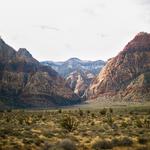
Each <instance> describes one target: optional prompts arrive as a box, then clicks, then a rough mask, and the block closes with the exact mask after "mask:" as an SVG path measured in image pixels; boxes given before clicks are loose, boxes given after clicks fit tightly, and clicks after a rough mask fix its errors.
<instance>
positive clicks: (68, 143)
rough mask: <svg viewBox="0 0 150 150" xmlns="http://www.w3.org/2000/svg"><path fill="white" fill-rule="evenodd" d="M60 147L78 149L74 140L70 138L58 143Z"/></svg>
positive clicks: (65, 149)
mask: <svg viewBox="0 0 150 150" xmlns="http://www.w3.org/2000/svg"><path fill="white" fill-rule="evenodd" d="M58 147H59V148H62V149H63V150H77V147H76V145H75V143H74V142H73V141H71V140H70V139H64V140H62V141H61V142H60V143H59V144H58Z"/></svg>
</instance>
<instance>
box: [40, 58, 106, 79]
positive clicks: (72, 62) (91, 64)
mask: <svg viewBox="0 0 150 150" xmlns="http://www.w3.org/2000/svg"><path fill="white" fill-rule="evenodd" d="M41 64H43V65H46V66H50V67H52V68H53V69H54V70H55V71H56V72H58V73H59V74H60V75H61V76H62V77H64V78H66V77H67V76H68V75H69V74H70V73H72V72H74V71H76V70H82V71H87V70H88V71H90V72H91V73H92V74H94V75H97V74H98V73H99V72H100V70H101V69H102V68H103V66H104V65H105V62H104V61H102V60H97V61H89V60H80V59H78V58H70V59H68V60H66V61H63V62H54V61H43V62H41Z"/></svg>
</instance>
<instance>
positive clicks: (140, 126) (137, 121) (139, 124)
mask: <svg viewBox="0 0 150 150" xmlns="http://www.w3.org/2000/svg"><path fill="white" fill-rule="evenodd" d="M136 126H137V127H138V128H142V127H143V122H142V121H141V120H140V119H137V120H136Z"/></svg>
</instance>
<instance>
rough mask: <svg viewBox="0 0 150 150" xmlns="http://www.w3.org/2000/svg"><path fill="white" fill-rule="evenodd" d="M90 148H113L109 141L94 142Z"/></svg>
mask: <svg viewBox="0 0 150 150" xmlns="http://www.w3.org/2000/svg"><path fill="white" fill-rule="evenodd" d="M92 148H93V149H94V150H101V149H112V148H113V145H112V142H111V141H108V140H100V141H97V142H95V143H94V144H93V145H92Z"/></svg>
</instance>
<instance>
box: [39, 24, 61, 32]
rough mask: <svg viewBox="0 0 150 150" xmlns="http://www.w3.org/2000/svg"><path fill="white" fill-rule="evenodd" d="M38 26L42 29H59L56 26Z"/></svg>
mask: <svg viewBox="0 0 150 150" xmlns="http://www.w3.org/2000/svg"><path fill="white" fill-rule="evenodd" d="M38 28H40V29H42V30H54V31H60V29H59V28H57V27H51V26H48V25H41V26H38Z"/></svg>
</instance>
